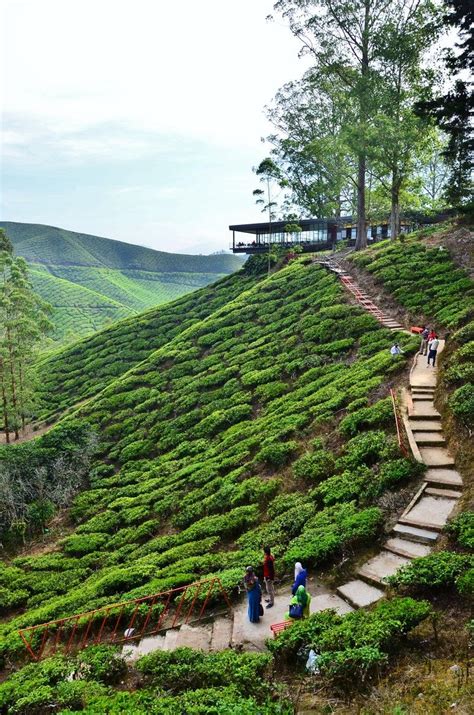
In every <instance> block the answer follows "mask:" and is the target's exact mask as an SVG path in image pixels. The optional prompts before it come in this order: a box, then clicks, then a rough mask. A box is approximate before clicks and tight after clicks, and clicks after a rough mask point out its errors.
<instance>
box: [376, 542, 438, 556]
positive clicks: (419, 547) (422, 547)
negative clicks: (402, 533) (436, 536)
mask: <svg viewBox="0 0 474 715" xmlns="http://www.w3.org/2000/svg"><path fill="white" fill-rule="evenodd" d="M383 548H384V549H386V550H387V551H392V552H393V553H394V554H398V555H399V556H404V557H405V558H407V559H416V558H418V557H420V556H427V555H428V554H429V553H430V551H431V546H428V544H420V543H419V542H417V541H409V540H408V539H400V538H399V537H395V538H393V539H389V540H388V541H386V542H385V544H384V545H383Z"/></svg>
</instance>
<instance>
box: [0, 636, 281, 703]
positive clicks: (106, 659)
mask: <svg viewBox="0 0 474 715" xmlns="http://www.w3.org/2000/svg"><path fill="white" fill-rule="evenodd" d="M270 665H271V656H269V655H263V654H255V653H244V654H238V653H235V652H234V651H224V652H222V653H213V654H204V653H201V652H198V651H192V650H191V649H189V648H181V649H179V650H176V651H174V652H173V653H163V652H160V651H158V652H156V653H153V654H152V655H150V656H145V657H144V658H141V659H140V661H139V662H138V663H137V669H138V672H139V674H142V682H139V688H138V689H136V688H135V689H134V690H133V691H132V692H130V691H127V690H123V688H122V689H121V690H120V691H117V690H114V689H113V688H112V687H111V686H112V685H114V684H116V683H117V681H118V680H119V679H122V678H126V677H127V675H129V673H128V667H127V665H126V663H125V661H124V660H123V659H122V658H121V657H120V656H119V655H118V653H117V651H116V650H115V649H114V648H111V647H109V646H92V647H90V648H88V649H87V650H85V651H82V652H81V653H79V654H78V655H77V656H75V657H67V658H66V657H64V656H62V655H55V656H53V657H50V658H47V659H45V660H44V661H42V662H40V663H32V664H30V665H27V666H25V667H24V668H22V669H21V670H19V671H17V672H16V673H13V674H12V675H11V676H10V677H9V678H8V679H7V680H5V681H4V682H2V683H1V684H0V709H1V710H2V712H8V713H12V715H13V714H15V715H35V714H36V713H37V714H38V715H40V713H44V712H46V711H48V712H49V711H58V710H60V712H61V713H73V712H81V713H99V712H100V713H123V712H129V713H132V712H133V713H134V714H135V713H137V714H139V713H143V714H144V715H150V714H153V713H155V714H156V715H170V713H200V714H204V715H205V713H209V714H211V713H214V714H215V713H220V712H225V713H235V715H237V713H248V715H251V713H255V712H259V713H262V715H277V714H278V715H285V714H286V715H290V714H291V713H293V712H294V710H293V707H292V706H291V704H290V703H289V702H288V701H287V700H285V698H283V697H279V696H278V693H276V692H275V690H274V688H273V686H272V683H271V680H270V677H269V676H270V670H269V667H270ZM130 675H131V676H133V677H135V678H136V673H130ZM158 694H159V696H158Z"/></svg>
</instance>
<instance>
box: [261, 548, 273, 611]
mask: <svg viewBox="0 0 474 715" xmlns="http://www.w3.org/2000/svg"><path fill="white" fill-rule="evenodd" d="M263 553H264V554H265V555H264V557H263V578H264V580H265V588H266V590H267V595H268V598H266V599H265V600H266V602H267V608H271V607H272V606H273V604H274V602H275V585H274V581H275V557H274V556H273V555H272V552H271V550H270V547H269V546H264V547H263Z"/></svg>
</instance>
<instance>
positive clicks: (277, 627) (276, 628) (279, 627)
mask: <svg viewBox="0 0 474 715" xmlns="http://www.w3.org/2000/svg"><path fill="white" fill-rule="evenodd" d="M293 623H294V621H283V622H282V623H274V624H273V625H271V626H270V630H271V631H272V632H273V637H274V638H276V637H277V635H278V634H279V633H281V632H282V631H285V630H286V629H287V628H289V626H292V625H293Z"/></svg>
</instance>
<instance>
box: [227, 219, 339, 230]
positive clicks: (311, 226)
mask: <svg viewBox="0 0 474 715" xmlns="http://www.w3.org/2000/svg"><path fill="white" fill-rule="evenodd" d="M351 221H352V216H340V217H339V218H335V217H333V218H302V219H298V220H295V221H272V231H271V232H272V233H284V232H285V226H288V224H296V225H298V226H300V227H301V230H302V231H313V230H317V229H319V228H326V227H327V225H328V224H336V225H339V224H345V223H348V222H351ZM268 228H269V222H268V221H262V222H261V223H240V224H235V225H234V226H229V229H230V230H231V231H237V232H239V233H253V234H255V235H256V234H259V233H268V232H269V231H268Z"/></svg>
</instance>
